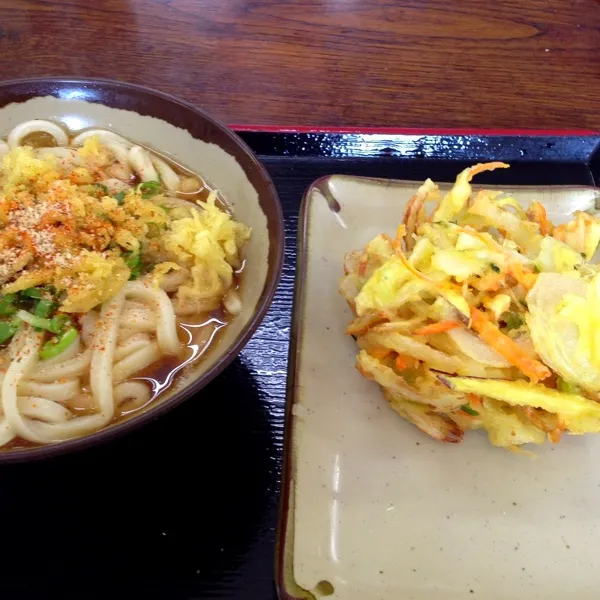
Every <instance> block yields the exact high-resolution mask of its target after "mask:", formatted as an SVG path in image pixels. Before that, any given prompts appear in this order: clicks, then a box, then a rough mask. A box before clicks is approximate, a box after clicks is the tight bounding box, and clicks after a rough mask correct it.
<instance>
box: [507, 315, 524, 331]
mask: <svg viewBox="0 0 600 600" xmlns="http://www.w3.org/2000/svg"><path fill="white" fill-rule="evenodd" d="M504 321H505V323H506V329H508V330H509V331H510V330H511V329H518V328H519V327H521V325H523V323H524V321H523V317H522V316H521V315H520V314H519V313H513V312H511V313H508V315H506V319H504Z"/></svg>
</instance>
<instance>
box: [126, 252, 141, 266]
mask: <svg viewBox="0 0 600 600" xmlns="http://www.w3.org/2000/svg"><path fill="white" fill-rule="evenodd" d="M123 259H124V260H125V264H126V265H127V266H128V267H129V268H130V269H135V267H137V266H139V264H140V262H141V257H140V254H139V252H126V253H124V254H123Z"/></svg>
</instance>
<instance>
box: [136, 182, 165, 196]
mask: <svg viewBox="0 0 600 600" xmlns="http://www.w3.org/2000/svg"><path fill="white" fill-rule="evenodd" d="M135 191H136V192H139V193H140V194H141V195H142V198H144V200H147V199H148V198H152V196H156V194H160V193H161V191H162V186H161V184H160V182H158V181H144V183H140V184H139V185H137V186H136V188H135Z"/></svg>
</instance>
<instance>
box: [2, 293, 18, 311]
mask: <svg viewBox="0 0 600 600" xmlns="http://www.w3.org/2000/svg"><path fill="white" fill-rule="evenodd" d="M16 299H17V295H16V294H6V295H4V296H2V297H1V298H0V315H1V316H4V317H8V316H10V315H14V314H15V313H16V312H17V307H16V306H15V305H14V302H15V300H16Z"/></svg>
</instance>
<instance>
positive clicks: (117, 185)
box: [100, 177, 131, 195]
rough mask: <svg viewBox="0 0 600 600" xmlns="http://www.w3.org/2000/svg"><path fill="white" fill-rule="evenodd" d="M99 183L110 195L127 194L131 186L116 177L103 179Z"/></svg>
mask: <svg viewBox="0 0 600 600" xmlns="http://www.w3.org/2000/svg"><path fill="white" fill-rule="evenodd" d="M100 183H101V184H102V185H105V186H106V187H107V188H108V193H109V194H111V195H114V194H118V193H119V192H127V191H129V190H130V189H131V186H130V185H129V184H128V183H125V182H124V181H122V180H121V179H117V178H116V177H111V178H110V179H103V180H102V181H101V182H100Z"/></svg>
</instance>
